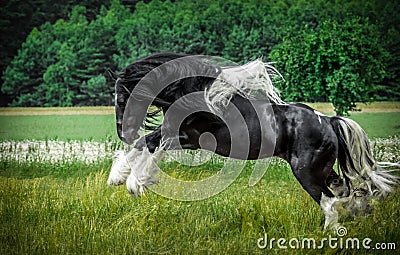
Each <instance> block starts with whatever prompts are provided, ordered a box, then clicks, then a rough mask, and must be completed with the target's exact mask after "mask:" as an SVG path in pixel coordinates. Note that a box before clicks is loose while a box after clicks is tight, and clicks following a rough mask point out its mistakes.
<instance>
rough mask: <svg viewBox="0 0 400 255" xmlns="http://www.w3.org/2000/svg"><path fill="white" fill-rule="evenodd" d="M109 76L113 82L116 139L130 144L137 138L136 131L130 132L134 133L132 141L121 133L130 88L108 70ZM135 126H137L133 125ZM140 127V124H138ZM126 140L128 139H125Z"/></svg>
mask: <svg viewBox="0 0 400 255" xmlns="http://www.w3.org/2000/svg"><path fill="white" fill-rule="evenodd" d="M109 74H110V76H111V78H112V79H113V80H115V116H116V125H117V134H118V137H119V138H120V139H121V140H122V141H123V142H126V143H128V144H130V143H131V140H132V141H133V140H135V139H136V138H137V137H138V134H137V131H138V130H135V129H134V130H132V131H133V132H131V133H134V134H133V137H131V138H132V139H129V137H127V134H125V132H123V130H122V126H123V117H124V113H125V108H126V106H127V103H128V100H129V97H130V94H131V92H132V87H130V86H126V84H123V81H122V80H123V78H121V77H120V76H119V75H117V74H116V73H114V72H113V71H111V70H109ZM135 125H137V124H135ZM139 126H140V124H139ZM127 138H128V139H127Z"/></svg>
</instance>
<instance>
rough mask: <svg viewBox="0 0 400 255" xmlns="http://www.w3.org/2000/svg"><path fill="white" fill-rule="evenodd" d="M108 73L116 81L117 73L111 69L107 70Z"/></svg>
mask: <svg viewBox="0 0 400 255" xmlns="http://www.w3.org/2000/svg"><path fill="white" fill-rule="evenodd" d="M108 74H109V75H110V77H111V78H112V79H113V80H114V81H116V80H117V79H118V75H117V74H116V73H114V72H113V71H111V70H108Z"/></svg>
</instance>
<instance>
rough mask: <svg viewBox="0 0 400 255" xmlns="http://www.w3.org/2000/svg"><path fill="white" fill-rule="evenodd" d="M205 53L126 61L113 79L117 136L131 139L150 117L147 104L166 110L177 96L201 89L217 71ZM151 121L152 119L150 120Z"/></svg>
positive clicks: (165, 55)
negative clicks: (125, 64) (126, 63)
mask: <svg viewBox="0 0 400 255" xmlns="http://www.w3.org/2000/svg"><path fill="white" fill-rule="evenodd" d="M220 72H221V69H220V68H219V66H216V65H213V64H212V63H211V62H210V61H208V59H206V58H205V57H201V56H200V57H199V56H187V55H183V54H175V53H160V54H155V55H151V56H149V57H146V58H143V59H140V60H138V61H135V62H133V63H132V64H130V65H128V66H127V67H126V68H125V69H124V70H123V71H122V72H121V73H120V74H119V75H117V74H115V73H114V72H112V71H109V73H110V76H111V77H112V78H113V79H114V80H115V112H116V121H117V132H118V136H119V138H120V139H121V140H122V141H124V142H126V143H128V144H131V143H133V141H134V140H136V139H137V138H138V137H139V135H138V131H139V129H140V127H141V126H142V125H143V124H144V123H145V120H149V119H150V118H151V116H152V115H151V114H150V115H149V114H147V110H148V109H149V106H150V105H154V106H156V107H158V108H159V109H163V111H166V110H167V109H168V107H169V106H170V105H171V104H172V103H174V102H175V101H176V100H177V99H179V98H181V97H183V96H185V95H187V94H189V93H192V92H195V91H201V90H204V88H205V87H206V86H208V85H209V84H211V83H212V82H213V81H214V80H215V78H216V77H217V76H218V75H219V74H220ZM150 122H151V121H150Z"/></svg>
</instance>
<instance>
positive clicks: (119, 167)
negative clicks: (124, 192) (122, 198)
mask: <svg viewBox="0 0 400 255" xmlns="http://www.w3.org/2000/svg"><path fill="white" fill-rule="evenodd" d="M130 172H131V168H130V167H129V164H128V162H127V158H126V155H125V152H124V151H116V152H115V155H114V160H113V164H112V167H111V171H110V175H109V176H108V180H107V185H108V186H118V185H121V184H124V183H125V181H126V178H127V177H128V175H129V174H130Z"/></svg>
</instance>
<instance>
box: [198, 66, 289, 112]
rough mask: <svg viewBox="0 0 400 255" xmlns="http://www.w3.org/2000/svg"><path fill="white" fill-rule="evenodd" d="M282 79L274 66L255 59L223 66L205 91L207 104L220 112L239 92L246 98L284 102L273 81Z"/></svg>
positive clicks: (277, 102)
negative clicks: (238, 64)
mask: <svg viewBox="0 0 400 255" xmlns="http://www.w3.org/2000/svg"><path fill="white" fill-rule="evenodd" d="M277 78H278V79H282V80H283V77H282V75H281V74H280V73H279V72H278V70H276V68H275V67H273V66H271V65H270V64H268V63H264V62H263V61H262V60H260V59H257V60H254V61H251V62H248V63H246V64H244V65H240V66H233V67H232V66H230V67H223V68H222V72H221V74H220V75H219V76H218V77H217V79H216V80H215V81H214V83H213V84H212V85H211V86H210V87H209V88H208V89H207V90H206V91H205V98H206V101H207V104H208V106H209V107H210V109H211V110H212V111H214V112H219V113H222V112H223V110H224V109H225V108H226V107H227V106H228V104H229V102H230V101H231V99H232V97H233V96H234V95H236V94H239V95H241V96H243V97H245V98H248V99H254V98H267V99H269V100H270V101H271V102H273V103H276V104H286V103H285V102H284V101H283V100H282V99H281V98H280V95H279V91H278V89H277V88H276V87H275V86H274V84H273V81H275V80H277Z"/></svg>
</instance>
